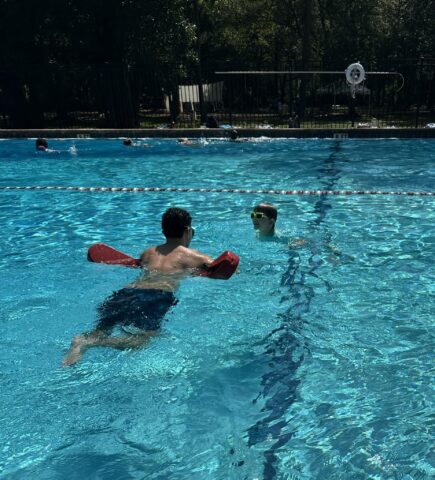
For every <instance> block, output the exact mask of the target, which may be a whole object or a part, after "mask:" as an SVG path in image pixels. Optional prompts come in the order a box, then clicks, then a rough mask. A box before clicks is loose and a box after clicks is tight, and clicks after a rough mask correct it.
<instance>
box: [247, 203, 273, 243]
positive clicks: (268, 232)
mask: <svg viewBox="0 0 435 480" xmlns="http://www.w3.org/2000/svg"><path fill="white" fill-rule="evenodd" d="M277 218H278V210H277V208H276V207H275V205H272V204H271V203H265V202H263V203H259V204H258V205H256V206H255V207H254V209H253V211H252V212H251V219H252V224H253V226H254V229H255V230H257V231H258V233H259V235H260V237H271V236H273V235H274V234H275V224H276V220H277Z"/></svg>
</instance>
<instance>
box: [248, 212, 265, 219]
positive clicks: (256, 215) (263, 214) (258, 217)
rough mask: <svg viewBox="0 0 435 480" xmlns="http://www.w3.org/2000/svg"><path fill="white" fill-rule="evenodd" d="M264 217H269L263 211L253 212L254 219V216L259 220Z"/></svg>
mask: <svg viewBox="0 0 435 480" xmlns="http://www.w3.org/2000/svg"><path fill="white" fill-rule="evenodd" d="M263 217H267V215H266V214H265V213H263V212H251V218H252V220H254V218H255V219H257V220H260V219H261V218H263Z"/></svg>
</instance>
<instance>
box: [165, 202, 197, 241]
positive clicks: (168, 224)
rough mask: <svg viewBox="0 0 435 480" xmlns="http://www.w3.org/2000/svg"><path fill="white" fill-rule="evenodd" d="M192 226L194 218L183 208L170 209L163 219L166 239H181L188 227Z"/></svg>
mask: <svg viewBox="0 0 435 480" xmlns="http://www.w3.org/2000/svg"><path fill="white" fill-rule="evenodd" d="M191 225H192V217H191V216H190V213H189V212H188V211H187V210H183V209H182V208H177V207H172V208H168V209H167V210H166V212H165V213H164V214H163V217H162V230H163V235H164V236H165V237H166V238H181V237H182V236H183V233H184V231H185V230H186V228H187V227H190V226H191Z"/></svg>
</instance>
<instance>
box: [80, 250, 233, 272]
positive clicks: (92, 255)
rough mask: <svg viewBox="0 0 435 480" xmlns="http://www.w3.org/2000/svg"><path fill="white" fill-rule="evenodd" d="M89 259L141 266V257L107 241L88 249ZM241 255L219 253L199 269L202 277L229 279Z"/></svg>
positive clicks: (91, 260)
mask: <svg viewBox="0 0 435 480" xmlns="http://www.w3.org/2000/svg"><path fill="white" fill-rule="evenodd" d="M88 260H89V261H90V262H96V263H107V264H109V265H124V266H126V267H139V266H140V259H138V258H133V257H130V255H127V254H126V253H123V252H120V251H119V250H116V249H115V248H112V247H110V246H109V245H106V244H105V243H95V244H94V245H92V246H91V247H90V248H89V250H88ZM238 265H239V257H238V256H237V255H236V254H235V253H234V252H231V251H229V250H227V251H225V252H224V253H222V255H219V257H218V258H216V260H214V261H213V262H212V263H211V264H210V265H209V266H208V267H207V269H204V270H199V271H198V273H197V275H198V276H200V277H209V278H216V279H221V280H228V278H230V277H231V275H232V274H233V273H234V272H235V271H236V270H237V267H238Z"/></svg>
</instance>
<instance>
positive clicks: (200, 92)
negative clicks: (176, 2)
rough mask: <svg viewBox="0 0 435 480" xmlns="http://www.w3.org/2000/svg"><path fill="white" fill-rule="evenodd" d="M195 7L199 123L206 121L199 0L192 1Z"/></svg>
mask: <svg viewBox="0 0 435 480" xmlns="http://www.w3.org/2000/svg"><path fill="white" fill-rule="evenodd" d="M193 4H194V7H195V22H196V39H197V44H196V49H197V54H198V65H197V75H198V95H199V111H200V115H201V123H206V121H207V113H206V111H205V105H204V91H203V88H202V70H201V27H200V23H199V0H195V1H194V3H193Z"/></svg>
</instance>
